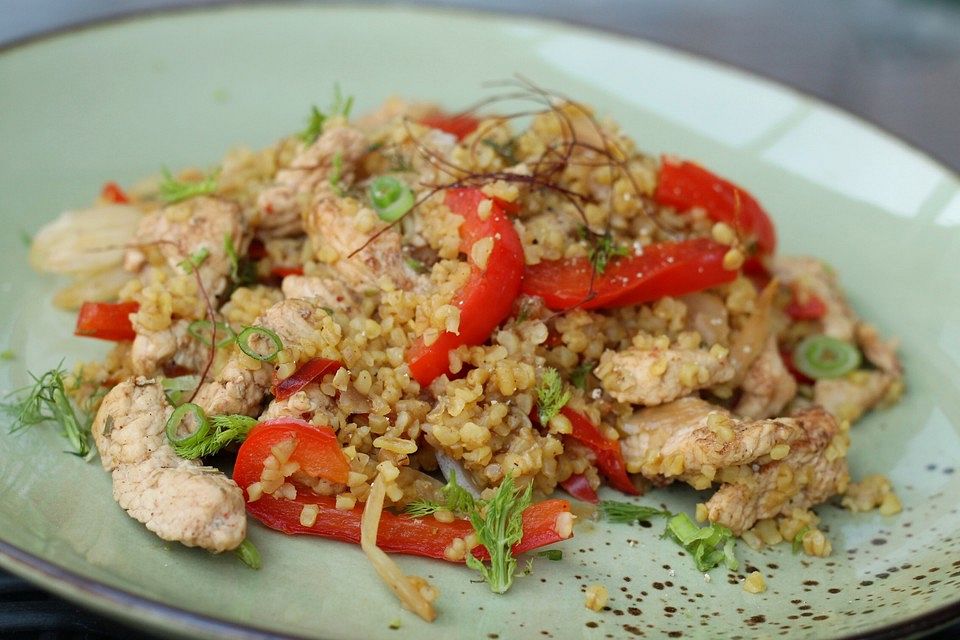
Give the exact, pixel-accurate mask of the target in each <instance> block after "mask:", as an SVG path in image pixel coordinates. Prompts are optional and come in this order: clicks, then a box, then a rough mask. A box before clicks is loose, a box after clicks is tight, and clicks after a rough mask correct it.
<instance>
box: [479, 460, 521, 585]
mask: <svg viewBox="0 0 960 640" xmlns="http://www.w3.org/2000/svg"><path fill="white" fill-rule="evenodd" d="M532 490H533V484H532V483H531V484H529V485H527V488H526V490H524V491H520V490H517V489H516V487H515V485H514V482H513V476H512V475H507V476H506V477H505V478H504V479H503V482H501V483H500V487H499V488H498V489H497V492H496V493H495V494H494V496H493V498H491V499H490V500H489V501H485V502H482V503H481V504H478V505H476V506H475V508H474V509H472V510H471V511H470V514H469V516H470V523H471V524H473V530H474V532H476V534H477V539H478V540H479V541H480V544H482V545H483V546H484V547H486V549H487V551H488V552H489V553H490V564H489V565H488V564H486V563H484V562H483V561H481V560H480V559H479V558H477V557H476V556H475V555H473V554H472V553H468V554H467V566H468V567H470V568H471V569H474V570H476V571H478V572H480V575H482V576H483V578H484V580H486V581H487V584H489V585H490V590H491V591H493V592H494V593H505V592H506V591H507V589H509V588H510V585H512V584H513V574H514V572H515V571H516V569H517V559H516V558H514V557H513V552H512V549H513V545H515V544H516V543H518V542H519V541H520V539H521V538H522V537H523V511H524V509H526V508H527V507H528V506H530V501H531V498H530V495H531V492H532Z"/></svg>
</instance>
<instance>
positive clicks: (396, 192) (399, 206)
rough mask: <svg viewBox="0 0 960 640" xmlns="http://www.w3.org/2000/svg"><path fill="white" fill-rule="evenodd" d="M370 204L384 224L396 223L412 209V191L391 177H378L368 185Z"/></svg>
mask: <svg viewBox="0 0 960 640" xmlns="http://www.w3.org/2000/svg"><path fill="white" fill-rule="evenodd" d="M367 192H368V194H369V196H370V203H371V204H373V208H374V209H375V210H376V211H377V215H378V216H380V219H381V220H383V221H384V222H396V221H397V220H399V219H400V218H402V217H403V216H404V215H406V214H407V212H408V211H410V209H412V208H413V204H414V199H413V191H411V189H410V187H408V186H407V185H405V184H404V183H403V182H401V181H400V180H398V179H396V178H394V177H393V176H380V177H379V178H377V179H376V180H374V181H373V182H371V183H370V188H369V189H368V191H367Z"/></svg>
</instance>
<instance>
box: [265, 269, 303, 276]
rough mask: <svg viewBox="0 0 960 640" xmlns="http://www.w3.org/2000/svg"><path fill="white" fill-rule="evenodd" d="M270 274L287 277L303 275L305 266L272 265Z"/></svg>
mask: <svg viewBox="0 0 960 640" xmlns="http://www.w3.org/2000/svg"><path fill="white" fill-rule="evenodd" d="M270 274H271V275H273V276H276V277H277V278H286V277H287V276H302V275H303V267H300V266H295V267H270Z"/></svg>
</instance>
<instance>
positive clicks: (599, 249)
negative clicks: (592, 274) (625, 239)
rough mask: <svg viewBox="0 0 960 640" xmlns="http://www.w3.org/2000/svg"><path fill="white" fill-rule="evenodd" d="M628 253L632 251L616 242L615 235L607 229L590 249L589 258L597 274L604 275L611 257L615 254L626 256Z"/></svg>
mask: <svg viewBox="0 0 960 640" xmlns="http://www.w3.org/2000/svg"><path fill="white" fill-rule="evenodd" d="M628 253H630V250H629V249H627V248H626V247H623V246H619V245H616V244H614V243H613V236H612V235H611V234H610V232H609V231H606V232H604V234H603V235H602V236H600V237H599V238H597V240H596V242H595V243H594V245H593V248H592V249H590V255H589V260H590V264H592V265H593V268H594V269H595V270H596V272H597V274H598V275H603V272H604V271H606V270H607V265H608V264H609V263H610V259H611V258H613V257H615V256H625V255H627V254H628Z"/></svg>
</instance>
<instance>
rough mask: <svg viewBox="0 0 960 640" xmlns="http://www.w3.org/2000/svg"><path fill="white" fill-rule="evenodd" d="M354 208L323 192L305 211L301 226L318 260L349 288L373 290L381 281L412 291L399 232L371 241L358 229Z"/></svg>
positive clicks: (351, 203) (349, 202)
mask: <svg viewBox="0 0 960 640" xmlns="http://www.w3.org/2000/svg"><path fill="white" fill-rule="evenodd" d="M358 206H359V204H358V203H357V202H356V201H354V200H352V199H349V198H340V197H338V196H336V195H334V194H332V193H327V194H326V195H324V196H322V197H320V198H319V199H318V201H317V203H316V206H315V207H313V208H312V209H311V210H310V211H309V212H308V214H307V216H306V218H305V220H304V226H305V227H306V231H307V235H309V236H310V241H311V243H312V244H313V248H314V251H315V252H316V254H317V257H318V259H319V261H320V262H321V263H325V264H328V265H330V266H331V267H332V269H333V271H334V273H335V275H336V276H337V277H338V278H339V279H340V280H342V281H343V282H344V284H345V285H346V286H347V287H350V288H354V289H361V290H362V289H363V288H365V287H368V288H377V286H378V284H379V283H380V282H381V281H382V280H383V279H384V278H389V279H390V280H391V281H392V282H393V284H395V285H396V286H398V287H400V288H402V289H410V288H412V287H413V285H414V283H415V281H416V279H417V276H416V274H415V273H413V272H412V271H411V270H410V269H409V268H408V267H407V266H406V264H405V262H404V260H403V254H402V253H401V242H400V240H401V239H400V233H399V232H397V231H395V230H394V229H387V230H386V231H384V232H383V233H380V234H379V235H378V236H377V237H376V238H375V239H373V240H372V241H371V236H372V235H373V234H372V233H371V232H366V231H361V230H360V228H359V227H358V224H359V219H360V218H361V215H362V214H361V213H358V210H357V207H358ZM368 242H369V244H367V243H368ZM361 247H363V248H362V249H361ZM358 249H361V250H360V251H359V252H358V253H357V254H356V255H354V256H352V257H351V254H352V253H353V252H354V251H356V250H358Z"/></svg>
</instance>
